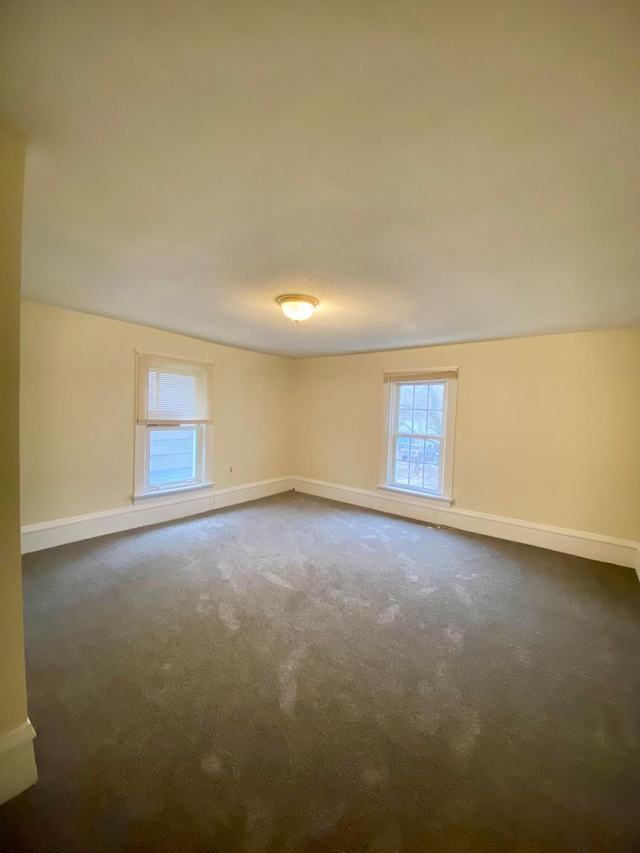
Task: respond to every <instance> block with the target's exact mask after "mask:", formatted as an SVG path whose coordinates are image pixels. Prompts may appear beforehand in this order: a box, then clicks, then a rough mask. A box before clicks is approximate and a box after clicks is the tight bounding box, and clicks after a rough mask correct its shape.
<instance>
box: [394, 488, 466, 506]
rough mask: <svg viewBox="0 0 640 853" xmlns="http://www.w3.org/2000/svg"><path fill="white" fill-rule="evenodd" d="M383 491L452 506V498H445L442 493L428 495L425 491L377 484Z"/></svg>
mask: <svg viewBox="0 0 640 853" xmlns="http://www.w3.org/2000/svg"><path fill="white" fill-rule="evenodd" d="M378 488H379V489H381V490H382V491H384V492H394V493H395V494H397V495H403V496H405V497H407V498H418V499H419V500H420V502H421V503H422V502H423V501H424V502H425V503H428V502H429V501H432V502H434V503H436V504H439V505H440V506H442V505H444V506H452V505H453V498H446V497H443V496H442V495H428V494H426V493H425V492H414V491H412V490H411V489H402V488H400V486H378Z"/></svg>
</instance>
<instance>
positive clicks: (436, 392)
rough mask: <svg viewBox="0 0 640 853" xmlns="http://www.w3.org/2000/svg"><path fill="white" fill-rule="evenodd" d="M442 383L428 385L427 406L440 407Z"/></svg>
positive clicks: (442, 395) (442, 398)
mask: <svg viewBox="0 0 640 853" xmlns="http://www.w3.org/2000/svg"><path fill="white" fill-rule="evenodd" d="M443 400H444V385H429V408H430V409H442V403H443Z"/></svg>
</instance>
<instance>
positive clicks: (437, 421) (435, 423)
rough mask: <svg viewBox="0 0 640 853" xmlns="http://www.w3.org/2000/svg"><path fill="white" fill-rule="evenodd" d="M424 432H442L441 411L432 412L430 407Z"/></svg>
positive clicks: (432, 433) (437, 433)
mask: <svg viewBox="0 0 640 853" xmlns="http://www.w3.org/2000/svg"><path fill="white" fill-rule="evenodd" d="M425 432H426V433H428V434H429V435H441V434H442V412H434V411H432V410H431V409H430V410H429V424H428V428H427V429H426V430H425Z"/></svg>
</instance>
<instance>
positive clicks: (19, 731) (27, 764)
mask: <svg viewBox="0 0 640 853" xmlns="http://www.w3.org/2000/svg"><path fill="white" fill-rule="evenodd" d="M35 736H36V733H35V730H34V728H33V726H32V725H31V721H30V720H29V719H27V720H25V722H24V723H22V724H21V725H19V726H16V728H15V729H11V730H10V731H8V732H5V734H3V735H1V736H0V805H2V803H6V802H7V800H11V799H13V797H17V796H18V794H21V793H22V792H23V791H26V789H27V788H30V787H31V786H32V785H34V784H35V782H36V781H37V779H38V773H37V770H36V760H35V755H34V752H33V739H34V738H35Z"/></svg>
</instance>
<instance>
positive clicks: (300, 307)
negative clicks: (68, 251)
mask: <svg viewBox="0 0 640 853" xmlns="http://www.w3.org/2000/svg"><path fill="white" fill-rule="evenodd" d="M276 302H277V303H278V305H279V306H280V307H281V308H282V313H283V314H284V316H285V317H288V318H289V319H290V320H293V322H294V323H299V322H300V321H301V320H308V319H309V317H310V316H311V315H312V314H313V312H314V311H315V307H316V305H317V304H318V300H317V299H314V298H313V296H278V298H277V299H276Z"/></svg>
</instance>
